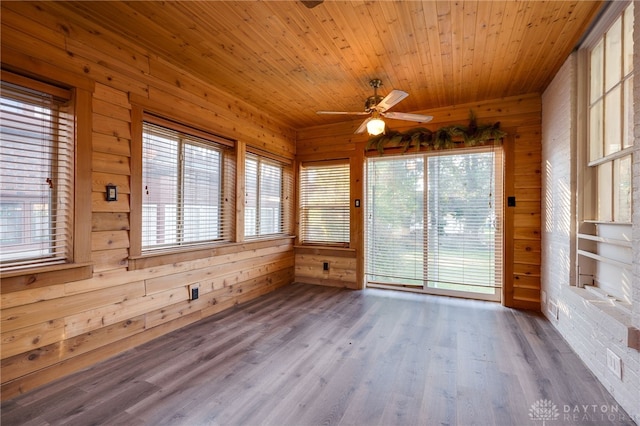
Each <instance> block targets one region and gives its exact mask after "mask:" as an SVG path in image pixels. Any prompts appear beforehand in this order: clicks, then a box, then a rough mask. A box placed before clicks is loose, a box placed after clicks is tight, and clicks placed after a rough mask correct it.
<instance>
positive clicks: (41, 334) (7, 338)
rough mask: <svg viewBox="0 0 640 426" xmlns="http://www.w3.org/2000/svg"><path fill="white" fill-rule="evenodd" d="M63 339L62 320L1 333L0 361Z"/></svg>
mask: <svg viewBox="0 0 640 426" xmlns="http://www.w3.org/2000/svg"><path fill="white" fill-rule="evenodd" d="M63 339H64V321H63V320H62V318H58V319H55V320H50V321H46V322H44V323H41V324H34V325H30V326H28V327H23V328H19V329H17V330H12V331H8V332H6V333H2V359H5V358H9V357H12V356H14V355H18V354H21V353H23V352H27V351H31V350H34V349H37V348H39V347H42V346H48V345H51V344H53V343H56V342H58V341H60V340H63Z"/></svg>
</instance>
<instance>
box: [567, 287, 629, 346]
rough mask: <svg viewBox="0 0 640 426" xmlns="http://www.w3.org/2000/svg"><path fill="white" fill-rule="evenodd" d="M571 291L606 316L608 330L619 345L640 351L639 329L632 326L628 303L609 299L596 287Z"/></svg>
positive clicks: (573, 288) (572, 288) (575, 288)
mask: <svg viewBox="0 0 640 426" xmlns="http://www.w3.org/2000/svg"><path fill="white" fill-rule="evenodd" d="M571 290H572V292H573V293H574V294H576V295H577V296H578V297H580V298H581V299H582V300H583V301H584V303H586V304H588V305H589V306H591V307H593V308H595V309H597V310H598V311H599V312H600V313H601V314H604V315H606V317H607V318H608V319H609V320H610V321H609V322H608V323H607V324H609V325H611V326H609V327H608V329H609V330H610V331H611V332H612V333H614V335H615V336H616V338H618V339H619V340H620V343H621V344H623V345H625V346H626V347H628V348H631V349H635V350H637V351H640V329H637V328H635V327H634V326H633V323H632V315H631V304H630V303H626V302H623V301H620V300H617V299H615V298H612V297H609V296H607V295H606V294H605V293H603V292H601V291H600V290H599V289H598V288H597V287H591V286H585V288H579V287H571Z"/></svg>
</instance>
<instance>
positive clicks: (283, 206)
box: [242, 147, 293, 241]
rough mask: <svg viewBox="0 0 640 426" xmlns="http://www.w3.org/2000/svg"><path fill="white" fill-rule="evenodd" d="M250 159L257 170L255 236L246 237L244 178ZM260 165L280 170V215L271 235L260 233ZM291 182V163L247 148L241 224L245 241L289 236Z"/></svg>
mask: <svg viewBox="0 0 640 426" xmlns="http://www.w3.org/2000/svg"><path fill="white" fill-rule="evenodd" d="M251 159H253V160H254V161H256V162H257V169H258V171H257V188H256V217H255V227H256V230H257V232H256V234H255V235H254V234H252V235H248V234H247V232H246V230H247V223H248V220H247V219H248V218H247V204H248V203H247V199H248V197H249V194H248V187H249V185H248V182H247V179H246V176H247V170H248V167H247V162H248V161H249V160H251ZM262 164H267V165H271V166H274V167H277V168H279V170H280V199H279V206H280V214H279V219H278V222H279V223H278V227H279V230H278V231H277V232H271V233H265V234H263V233H261V232H260V223H261V220H260V219H261V215H260V214H258V213H257V212H258V211H259V210H260V209H261V207H260V206H261V204H260V200H261V192H262V191H261V187H260V183H261V182H262V179H261V173H260V166H261V165H262ZM292 181H293V171H292V170H291V162H286V161H282V160H279V159H275V158H272V156H269V155H265V154H264V153H261V152H260V151H258V150H255V149H252V148H251V147H249V148H247V152H246V155H245V158H244V206H243V209H244V211H243V215H244V218H243V221H242V224H243V228H242V235H243V238H244V239H245V240H247V241H253V240H257V239H265V238H273V237H280V236H286V235H290V232H291V231H290V226H289V222H290V221H289V220H288V218H289V217H291V213H290V203H288V202H287V200H288V199H290V198H292V197H291V196H290V195H291V193H292ZM288 194H289V196H288Z"/></svg>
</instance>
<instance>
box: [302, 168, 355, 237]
mask: <svg viewBox="0 0 640 426" xmlns="http://www.w3.org/2000/svg"><path fill="white" fill-rule="evenodd" d="M349 200H350V193H349V163H348V162H347V161H341V162H324V163H308V164H303V165H302V166H301V167H300V239H301V242H302V243H303V244H326V245H340V246H345V247H348V246H349V207H350V202H349Z"/></svg>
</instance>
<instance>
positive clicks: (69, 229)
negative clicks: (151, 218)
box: [0, 73, 74, 269]
mask: <svg viewBox="0 0 640 426" xmlns="http://www.w3.org/2000/svg"><path fill="white" fill-rule="evenodd" d="M5 77H10V75H8V74H5V73H3V81H2V92H1V93H2V94H1V109H0V111H1V113H2V124H1V137H2V140H1V143H2V150H1V151H0V180H1V181H2V187H1V188H2V189H1V190H0V242H1V245H0V260H1V263H2V268H3V269H16V268H24V267H33V266H46V265H53V264H61V263H68V262H71V261H73V210H74V193H73V188H74V115H73V105H72V102H71V100H72V93H71V92H70V91H69V90H66V89H61V88H59V87H55V86H50V85H47V84H44V83H40V82H35V81H31V80H28V79H26V78H22V77H17V76H14V77H13V78H10V80H12V81H15V82H9V81H5ZM17 82H19V83H17Z"/></svg>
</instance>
